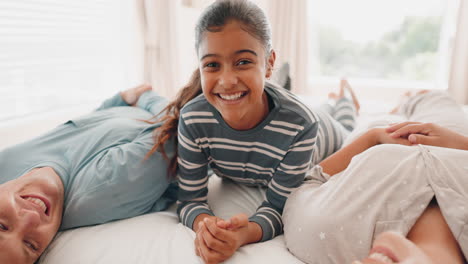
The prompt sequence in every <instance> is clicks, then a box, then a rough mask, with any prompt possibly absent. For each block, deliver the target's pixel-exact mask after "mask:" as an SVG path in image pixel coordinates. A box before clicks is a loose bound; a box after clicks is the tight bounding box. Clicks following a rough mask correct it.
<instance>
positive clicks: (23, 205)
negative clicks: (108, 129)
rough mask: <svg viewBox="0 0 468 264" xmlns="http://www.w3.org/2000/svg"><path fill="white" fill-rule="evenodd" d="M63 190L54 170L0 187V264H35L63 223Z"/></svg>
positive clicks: (35, 170)
mask: <svg viewBox="0 0 468 264" xmlns="http://www.w3.org/2000/svg"><path fill="white" fill-rule="evenodd" d="M63 197H64V189H63V183H62V181H61V179H60V177H59V176H58V175H57V174H56V173H55V171H54V170H53V169H51V168H48V167H47V168H40V169H34V170H32V171H30V172H28V173H26V174H24V175H23V176H21V177H19V178H17V179H15V180H12V181H9V182H6V183H4V184H1V185H0V263H34V262H35V261H36V260H37V259H38V258H39V256H40V255H41V254H42V252H43V251H44V250H45V249H46V247H47V245H49V243H50V242H51V241H52V239H53V238H54V236H55V234H56V233H57V230H58V228H59V226H60V222H61V220H62V211H63Z"/></svg>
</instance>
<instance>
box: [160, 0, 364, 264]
mask: <svg viewBox="0 0 468 264" xmlns="http://www.w3.org/2000/svg"><path fill="white" fill-rule="evenodd" d="M196 52H197V55H198V58H199V69H198V70H196V71H195V73H194V74H193V76H192V79H191V82H190V84H189V85H188V86H187V87H185V88H184V89H183V90H182V91H181V93H180V95H179V97H178V99H177V100H176V101H175V102H173V103H172V104H170V105H169V107H168V108H167V109H166V110H167V113H168V114H169V115H167V116H166V125H164V126H163V127H162V131H160V134H159V135H160V137H161V139H160V140H157V141H156V142H161V143H163V142H164V140H163V137H167V138H169V137H170V136H171V135H172V134H174V133H176V128H177V127H178V131H177V133H178V157H177V176H178V178H179V194H178V200H179V201H178V214H179V218H180V221H181V222H182V223H183V224H184V225H186V226H188V227H189V228H191V229H193V230H194V231H195V232H196V234H197V235H196V239H195V248H196V253H197V254H198V255H200V256H201V257H202V258H203V260H204V261H205V262H207V263H217V262H221V261H224V260H226V259H227V258H229V257H230V256H231V255H232V254H234V252H235V251H236V250H237V249H238V248H239V247H240V246H242V245H245V244H248V243H253V242H258V241H266V240H269V239H272V238H274V237H275V236H277V235H280V234H281V233H282V230H283V223H282V219H281V214H282V210H283V206H284V203H285V201H286V198H287V197H288V195H289V193H290V192H291V191H292V190H293V189H294V188H296V187H298V186H300V185H301V183H302V182H303V180H304V175H305V172H306V171H307V170H308V169H309V165H310V164H311V162H312V163H313V164H315V163H317V162H319V161H320V160H322V159H323V158H325V157H326V156H328V155H330V154H331V153H333V152H334V151H336V150H337V149H338V148H339V147H340V145H341V144H342V142H343V138H344V137H345V136H346V135H347V133H348V132H349V130H351V129H352V128H353V125H354V117H355V107H354V105H353V103H352V102H351V101H350V100H348V99H346V98H344V97H343V96H342V94H343V89H344V87H343V86H344V85H345V84H346V83H343V85H342V92H341V96H340V98H339V100H338V101H337V103H336V105H335V107H329V108H327V109H326V110H323V111H321V112H311V111H310V110H309V109H308V108H307V107H306V106H304V104H302V103H301V102H300V101H299V100H298V99H297V98H296V97H295V96H294V95H292V94H291V93H289V92H288V91H286V90H285V89H282V88H281V87H276V86H275V85H272V84H270V83H267V82H266V80H267V79H269V78H270V77H271V75H272V72H273V67H274V63H275V58H276V54H275V52H274V51H273V49H272V47H271V31H270V28H269V24H268V21H267V19H266V17H265V14H264V13H263V11H262V10H261V9H260V8H258V7H257V6H256V5H254V4H253V3H251V2H249V1H242V0H241V1H239V0H221V1H216V2H215V3H213V4H212V5H211V6H209V7H208V8H207V9H206V10H205V11H204V13H203V14H202V15H201V17H200V19H199V21H198V24H197V26H196ZM182 107H183V108H182ZM334 118H335V119H336V120H338V121H336V120H334ZM154 149H155V150H156V149H159V145H156V146H155V147H154ZM173 164H175V162H173ZM208 167H210V168H211V169H212V170H213V171H214V172H215V173H216V174H217V175H219V176H221V177H224V178H226V179H230V180H233V181H235V182H239V183H242V184H249V185H260V186H265V187H268V189H267V191H266V199H265V201H264V202H263V203H262V204H261V205H260V206H259V208H258V210H257V212H256V213H255V214H254V215H253V216H251V217H250V218H248V219H247V216H245V215H243V214H239V215H235V216H233V217H232V218H231V219H228V220H222V219H219V218H217V217H215V216H214V214H213V212H212V211H211V210H210V208H209V206H208V204H207V192H208V190H207V184H208Z"/></svg>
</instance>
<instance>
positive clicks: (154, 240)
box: [38, 107, 468, 264]
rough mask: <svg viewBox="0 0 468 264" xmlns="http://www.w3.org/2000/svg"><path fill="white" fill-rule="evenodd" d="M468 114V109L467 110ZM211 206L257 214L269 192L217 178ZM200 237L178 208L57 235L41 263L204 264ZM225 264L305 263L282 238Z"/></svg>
mask: <svg viewBox="0 0 468 264" xmlns="http://www.w3.org/2000/svg"><path fill="white" fill-rule="evenodd" d="M464 109H465V111H466V113H468V107H465V108H464ZM376 119H379V120H384V121H385V123H388V122H392V121H398V120H397V119H395V120H393V119H392V116H389V115H383V114H382V113H380V114H378V113H372V114H370V113H367V114H364V115H361V117H360V118H359V123H360V126H358V127H360V129H366V127H368V126H369V122H374V120H376ZM209 190H210V191H209V194H208V202H209V204H210V206H211V207H212V209H213V211H214V213H215V214H216V215H218V216H220V217H223V218H229V217H230V216H232V215H234V214H236V213H240V212H244V213H246V214H248V215H250V214H252V213H253V212H254V211H255V209H256V208H257V206H258V205H259V204H260V203H261V201H263V199H264V197H265V189H262V188H252V187H246V186H241V185H238V184H235V183H233V182H230V181H229V180H222V179H221V178H219V177H217V176H216V175H214V176H212V177H211V178H210V181H209ZM194 238H195V233H194V232H193V231H191V230H190V229H188V228H187V227H185V226H183V225H182V224H180V223H179V221H178V218H177V214H176V206H175V205H173V206H171V207H170V208H169V209H168V210H166V211H164V212H158V213H151V214H147V215H142V216H138V217H134V218H131V219H126V220H121V221H116V222H112V223H107V224H103V225H98V226H91V227H82V228H77V229H73V230H68V231H65V232H60V233H58V234H57V236H56V238H55V239H54V241H53V242H52V243H51V245H50V246H49V248H48V249H47V250H46V251H45V252H44V254H43V256H42V257H41V259H40V260H39V261H38V263H41V264H63V263H68V264H74V263H97V264H99V263H102V264H104V263H203V262H202V261H201V259H200V258H199V257H197V256H196V255H195V251H194V245H193V240H194ZM225 263H231V264H232V263H291V264H294V263H303V262H301V261H300V260H298V259H297V258H296V257H294V256H293V255H292V254H291V253H290V252H289V251H288V249H287V248H286V246H285V243H284V238H283V236H282V235H281V236H278V237H276V238H274V239H273V240H271V241H267V242H263V243H256V244H251V245H247V246H244V247H242V248H240V249H239V251H238V252H236V253H235V254H234V256H233V257H232V258H230V259H229V260H228V261H226V262H225Z"/></svg>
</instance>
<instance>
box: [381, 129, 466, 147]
mask: <svg viewBox="0 0 468 264" xmlns="http://www.w3.org/2000/svg"><path fill="white" fill-rule="evenodd" d="M387 132H389V133H391V135H390V136H391V137H393V138H408V141H409V142H410V143H411V144H422V145H431V146H437V147H444V148H453V149H461V150H468V137H466V136H463V135H461V134H459V133H456V132H454V131H452V130H450V129H448V128H445V127H442V126H439V125H436V124H433V123H419V122H404V123H400V124H396V125H393V126H391V127H389V128H387Z"/></svg>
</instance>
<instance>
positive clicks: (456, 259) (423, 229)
mask: <svg viewBox="0 0 468 264" xmlns="http://www.w3.org/2000/svg"><path fill="white" fill-rule="evenodd" d="M407 238H408V239H409V240H410V241H412V242H413V243H415V244H416V245H417V246H418V247H419V248H421V249H422V250H423V251H424V252H425V253H426V254H427V255H429V256H430V257H431V259H436V260H437V261H436V262H435V263H453V264H457V263H460V264H462V263H464V257H463V254H462V253H461V250H460V247H459V246H458V242H457V240H456V239H455V237H454V236H453V234H452V232H451V231H450V228H449V226H448V225H447V222H446V221H445V219H444V217H443V215H442V212H441V211H440V208H439V206H438V204H437V201H436V200H435V199H434V200H433V202H431V204H430V205H429V206H428V207H427V208H426V210H425V211H424V213H423V214H422V215H421V216H420V217H419V219H418V220H417V221H416V223H415V224H414V226H413V227H412V228H411V230H410V231H409V233H408V235H407Z"/></svg>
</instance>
